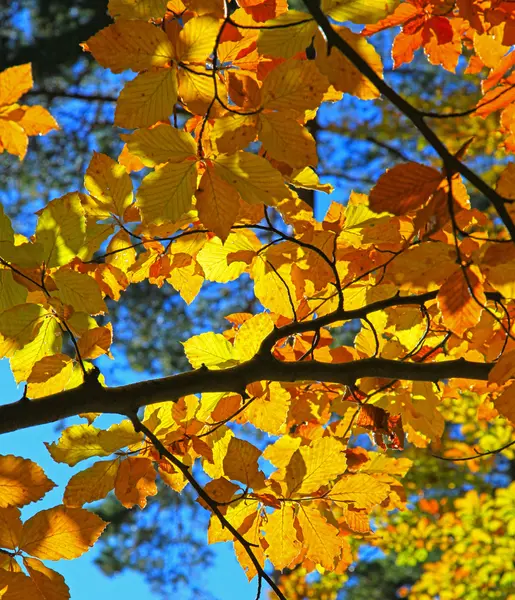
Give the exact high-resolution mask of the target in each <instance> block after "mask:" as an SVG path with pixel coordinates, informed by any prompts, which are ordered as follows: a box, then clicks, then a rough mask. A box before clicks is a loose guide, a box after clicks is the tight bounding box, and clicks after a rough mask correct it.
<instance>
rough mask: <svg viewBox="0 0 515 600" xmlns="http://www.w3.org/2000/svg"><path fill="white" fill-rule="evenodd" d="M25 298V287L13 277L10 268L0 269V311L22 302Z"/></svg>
mask: <svg viewBox="0 0 515 600" xmlns="http://www.w3.org/2000/svg"><path fill="white" fill-rule="evenodd" d="M26 299H27V288H26V287H24V286H22V285H20V284H19V283H17V282H16V281H15V280H14V279H13V272H12V271H11V269H1V270H0V312H3V311H4V310H7V309H9V308H12V307H13V306H16V305H17V304H24V303H25V300H26Z"/></svg>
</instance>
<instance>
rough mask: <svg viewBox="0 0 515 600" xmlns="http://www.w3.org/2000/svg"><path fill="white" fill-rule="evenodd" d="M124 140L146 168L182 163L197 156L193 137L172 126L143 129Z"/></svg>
mask: <svg viewBox="0 0 515 600" xmlns="http://www.w3.org/2000/svg"><path fill="white" fill-rule="evenodd" d="M124 140H125V141H126V142H127V148H128V150H129V152H130V153H131V154H133V155H134V156H137V157H138V158H139V159H140V160H141V162H142V163H143V164H144V165H145V166H146V167H154V166H155V165H158V164H161V163H165V162H172V163H182V162H183V161H185V160H186V159H188V158H193V157H195V156H196V155H197V146H196V144H195V140H194V139H193V137H192V136H191V135H190V134H189V133H186V132H185V131H180V130H179V129H176V128H175V127H172V126H171V125H158V126H157V127H154V128H153V129H141V130H139V131H136V132H135V133H133V134H131V135H128V136H125V137H124ZM188 164H191V163H188Z"/></svg>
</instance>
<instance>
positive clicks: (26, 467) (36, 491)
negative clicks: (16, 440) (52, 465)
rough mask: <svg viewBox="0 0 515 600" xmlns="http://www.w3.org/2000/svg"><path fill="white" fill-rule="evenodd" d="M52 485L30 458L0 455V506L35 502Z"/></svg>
mask: <svg viewBox="0 0 515 600" xmlns="http://www.w3.org/2000/svg"><path fill="white" fill-rule="evenodd" d="M53 487H55V483H54V482H53V481H50V479H48V477H47V476H46V475H45V473H44V472H43V469H42V468H41V467H40V466H39V465H37V464H36V463H34V462H32V461H31V460H28V459H24V458H20V457H19V456H13V455H12V454H8V455H7V456H0V508H6V507H8V506H20V507H21V506H25V505H26V504H29V502H36V501H37V500H40V499H41V498H43V496H44V495H45V494H46V493H47V492H48V491H50V490H51V489H52V488H53Z"/></svg>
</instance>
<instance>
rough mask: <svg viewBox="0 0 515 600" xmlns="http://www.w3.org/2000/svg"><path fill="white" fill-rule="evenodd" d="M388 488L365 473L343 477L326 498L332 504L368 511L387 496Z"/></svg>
mask: <svg viewBox="0 0 515 600" xmlns="http://www.w3.org/2000/svg"><path fill="white" fill-rule="evenodd" d="M389 491H390V487H389V486H388V485H387V484H386V483H382V482H381V481H378V480H377V479H374V478H373V477H371V476H370V475H366V474H365V473H356V474H355V475H345V476H344V477H342V478H341V479H339V480H338V481H337V482H336V483H335V484H334V485H333V487H332V488H331V491H330V492H329V493H328V494H327V496H326V498H330V499H331V500H332V501H333V502H335V503H337V504H338V503H339V502H344V503H348V504H352V506H353V507H354V508H365V509H367V510H370V509H371V508H373V507H374V506H375V505H376V504H381V502H382V501H383V500H384V499H385V498H386V497H387V496H388V492H389Z"/></svg>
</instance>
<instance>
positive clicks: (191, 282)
mask: <svg viewBox="0 0 515 600" xmlns="http://www.w3.org/2000/svg"><path fill="white" fill-rule="evenodd" d="M172 267H173V268H172V272H171V273H170V275H169V277H167V278H166V281H168V283H170V284H171V285H172V286H173V287H174V289H176V290H177V291H178V292H179V294H180V295H181V298H182V299H183V300H184V302H186V303H187V304H191V303H192V302H193V300H195V298H196V297H197V294H198V293H199V292H200V288H201V287H202V284H203V283H204V273H203V271H202V267H201V266H200V265H199V264H198V263H197V262H196V261H195V260H193V261H191V263H189V264H187V265H184V266H174V265H173V263H172Z"/></svg>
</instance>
